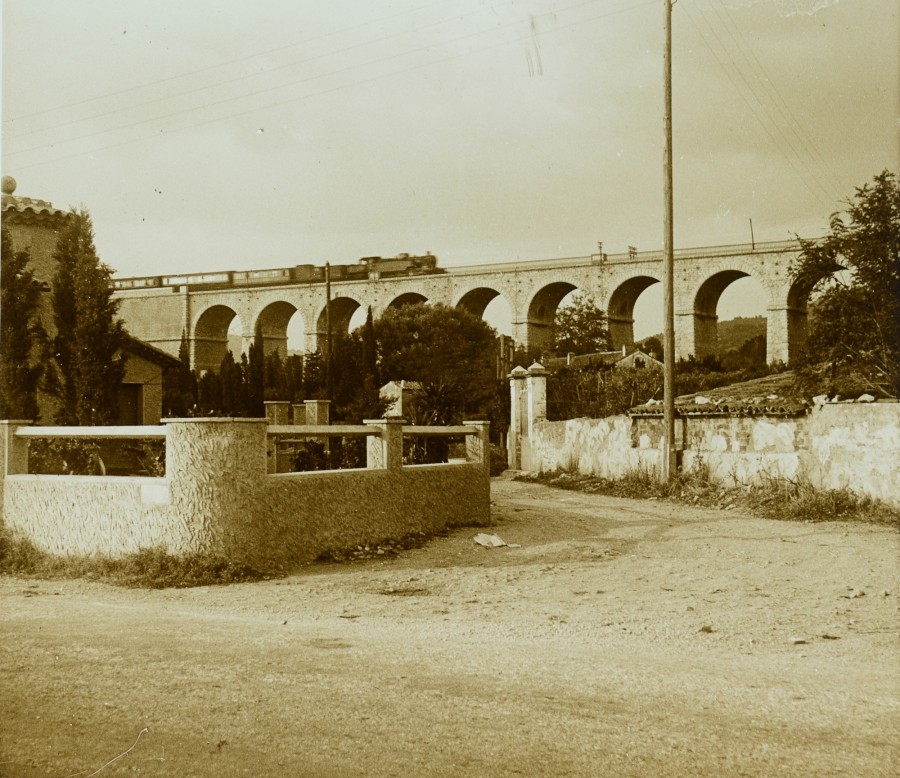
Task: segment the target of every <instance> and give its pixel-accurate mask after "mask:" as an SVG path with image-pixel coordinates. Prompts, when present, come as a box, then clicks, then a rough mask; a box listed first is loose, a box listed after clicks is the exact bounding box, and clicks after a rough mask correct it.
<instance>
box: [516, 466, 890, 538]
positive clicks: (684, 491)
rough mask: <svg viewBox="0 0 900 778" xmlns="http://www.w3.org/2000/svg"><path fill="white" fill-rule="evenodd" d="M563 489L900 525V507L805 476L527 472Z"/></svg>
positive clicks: (788, 517)
mask: <svg viewBox="0 0 900 778" xmlns="http://www.w3.org/2000/svg"><path fill="white" fill-rule="evenodd" d="M522 479H523V480H528V481H534V482H537V483H543V484H546V485H548V486H555V487H558V488H561V489H571V490H573V491H579V492H586V493H588V494H604V495H608V496H611V497H627V498H631V499H638V500H640V499H644V500H647V499H650V500H670V501H672V502H677V503H681V504H687V505H698V506H703V507H708V508H719V509H722V510H741V511H743V512H745V513H749V514H751V515H754V516H759V517H761V518H766V519H775V520H779V521H805V522H823V521H859V522H866V523H870V524H881V525H885V526H890V527H894V528H896V529H900V510H898V509H897V508H894V507H893V506H891V505H888V504H887V503H884V502H881V501H880V500H876V499H874V498H872V497H867V496H864V495H858V494H856V493H855V492H853V491H851V490H850V489H815V488H813V487H812V486H811V485H810V484H809V483H806V482H803V481H799V482H798V481H791V480H788V479H784V478H775V477H769V478H767V479H765V480H764V481H763V482H761V483H759V484H751V485H740V486H732V487H726V486H723V485H722V484H721V483H719V482H718V481H716V480H714V479H712V478H711V477H710V475H709V471H708V470H707V469H706V468H700V469H699V470H697V471H696V472H690V473H681V474H679V476H678V477H677V478H675V479H673V480H672V481H670V482H668V483H664V482H659V481H657V479H656V478H655V476H654V474H653V473H652V472H651V471H649V470H638V471H634V472H631V473H628V474H626V475H625V476H624V477H623V478H619V479H615V480H610V479H606V478H598V477H596V476H588V475H580V474H576V473H572V472H568V471H557V472H553V473H542V474H538V475H527V476H522Z"/></svg>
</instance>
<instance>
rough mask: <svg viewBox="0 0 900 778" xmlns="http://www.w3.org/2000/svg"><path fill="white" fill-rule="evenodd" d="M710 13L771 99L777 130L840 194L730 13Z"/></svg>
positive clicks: (822, 159)
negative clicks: (788, 137)
mask: <svg viewBox="0 0 900 778" xmlns="http://www.w3.org/2000/svg"><path fill="white" fill-rule="evenodd" d="M714 11H715V14H716V16H718V17H719V18H720V19H723V20H724V22H723V23H724V25H725V28H726V32H727V34H728V35H729V37H730V38H731V40H732V41H733V42H734V44H735V48H736V49H737V50H738V51H739V52H740V53H741V55H742V56H743V57H744V59H745V61H746V62H747V63H748V64H749V65H750V67H751V69H753V70H755V71H756V74H757V77H758V83H759V84H760V87H761V89H763V90H764V91H768V92H769V94H770V96H773V99H772V102H771V105H772V107H773V108H774V109H775V110H776V111H778V113H779V114H780V115H781V117H782V118H783V119H784V122H783V124H779V127H782V126H784V127H787V128H788V129H789V130H790V131H791V132H792V133H793V135H794V137H795V138H796V140H797V141H798V142H799V143H800V144H801V148H803V149H805V150H807V151H808V152H809V153H810V155H811V156H812V157H813V158H814V159H815V162H816V163H817V164H818V166H819V170H820V172H821V173H822V174H823V176H824V178H825V179H827V183H828V184H829V185H830V186H831V187H832V194H839V193H840V192H841V190H842V187H841V184H840V182H839V181H838V179H837V177H836V176H835V175H834V173H832V171H831V166H830V165H829V164H828V161H827V160H826V159H825V157H824V156H823V155H822V153H821V151H820V150H819V147H818V144H817V143H816V141H815V138H813V137H812V136H811V135H810V134H809V133H808V132H806V131H805V130H804V128H803V125H802V124H801V123H800V121H799V119H798V118H797V115H796V114H795V112H794V111H793V109H792V108H791V106H790V104H789V103H788V102H787V100H785V99H784V96H783V95H782V93H781V90H780V89H779V88H778V83H777V81H776V80H775V79H773V78H772V77H771V76H770V75H769V72H768V71H767V69H766V68H765V66H764V65H763V63H762V62H761V61H760V59H759V57H758V56H757V54H756V51H755V50H754V48H753V46H750V45H748V44H747V43H746V41H745V39H744V37H743V36H742V35H741V34H740V31H739V30H738V27H737V23H736V22H735V21H734V17H733V15H732V14H731V12H730V11H729V10H728V9H727V8H723V9H722V10H721V11H720V10H719V9H718V8H715V9H714Z"/></svg>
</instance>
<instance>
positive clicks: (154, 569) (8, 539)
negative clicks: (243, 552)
mask: <svg viewBox="0 0 900 778" xmlns="http://www.w3.org/2000/svg"><path fill="white" fill-rule="evenodd" d="M0 574H7V575H16V576H26V577H28V576H34V577H35V578H87V579H90V580H99V581H104V582H106V583H112V584H116V585H118V586H128V587H134V588H145V589H166V588H187V587H191V586H214V585H219V584H231V583H243V582H248V581H260V580H267V579H270V578H273V577H277V576H278V575H280V574H279V573H272V572H262V571H260V570H257V569H255V568H253V567H251V566H250V565H245V564H242V563H239V562H234V561H231V560H227V559H224V558H223V557H219V556H215V555H213V554H192V555H187V556H175V555H173V554H169V553H167V552H165V551H163V550H162V549H160V548H148V549H142V550H141V551H138V552H136V553H134V554H128V555H126V556H124V557H122V558H121V559H112V558H109V557H104V556H90V557H57V556H54V555H52V554H47V553H45V552H43V551H41V550H40V549H38V548H36V547H35V546H34V544H33V543H31V542H30V541H28V540H26V539H24V538H20V537H16V536H14V535H13V534H12V533H10V532H9V530H7V529H6V528H5V527H3V526H0Z"/></svg>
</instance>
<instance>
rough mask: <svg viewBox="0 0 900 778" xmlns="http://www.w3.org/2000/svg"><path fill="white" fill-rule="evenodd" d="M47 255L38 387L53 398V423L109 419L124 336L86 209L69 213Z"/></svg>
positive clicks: (106, 421)
mask: <svg viewBox="0 0 900 778" xmlns="http://www.w3.org/2000/svg"><path fill="white" fill-rule="evenodd" d="M53 258H54V260H55V262H56V268H57V270H56V276H55V278H54V280H53V295H52V305H53V323H54V327H55V329H56V335H55V336H54V337H53V339H52V341H51V342H50V343H49V345H48V348H47V349H46V373H45V381H44V389H45V390H46V391H47V393H48V394H49V395H51V396H52V397H54V398H55V399H56V400H57V411H56V421H57V422H58V423H61V424H73V425H94V424H111V423H114V422H115V420H116V418H117V416H118V393H119V385H120V384H121V383H122V377H123V376H124V374H125V354H124V348H125V346H126V344H127V339H128V336H127V334H126V332H125V328H124V325H123V324H122V321H121V319H118V318H117V313H118V302H117V301H116V300H114V299H113V289H112V283H111V279H112V271H111V270H110V269H109V268H108V267H107V266H106V265H104V264H103V263H102V262H101V261H100V259H99V258H98V257H97V251H96V249H95V248H94V229H93V226H92V224H91V219H90V216H89V215H88V213H87V212H86V211H83V210H81V211H75V212H74V213H73V218H71V219H69V220H68V222H67V224H66V226H64V227H63V228H62V230H61V232H60V234H59V239H58V241H57V244H56V250H55V251H54V253H53Z"/></svg>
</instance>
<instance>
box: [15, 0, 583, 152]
mask: <svg viewBox="0 0 900 778" xmlns="http://www.w3.org/2000/svg"><path fill="white" fill-rule="evenodd" d="M591 1H593V0H591ZM511 2H514V0H507V1H506V2H505V3H500V4H499V5H501V6H502V5H508V4H509V3H511ZM424 7H426V8H427V7H428V6H424ZM475 13H478V12H477V11H472V12H470V13H468V14H457V13H454V14H452V15H450V16H447V17H444V18H443V19H438V20H437V21H435V22H431V23H429V24H426V25H423V26H422V27H417V28H416V29H415V30H399V31H398V32H394V33H391V34H390V35H383V36H381V37H379V38H373V39H372V40H367V41H362V42H360V43H354V44H353V45H352V46H346V47H344V48H342V49H335V50H332V51H326V52H323V53H321V54H316V55H314V56H311V57H306V58H305V59H300V60H294V61H293V62H288V63H285V64H283V65H276V66H274V67H270V68H267V69H265V70H257V71H255V72H253V73H245V74H243V75H240V76H234V77H232V78H227V79H225V80H223V81H218V82H216V83H214V84H205V85H204V86H199V87H195V88H193V89H187V90H184V91H182V92H174V93H172V94H167V95H163V96H162V97H156V98H153V99H152V100H145V101H143V102H139V103H133V104H131V105H127V106H122V107H120V108H112V109H110V110H108V111H103V112H101V113H95V114H91V115H89V116H82V117H79V118H78V119H70V120H68V121H64V122H60V123H59V124H54V125H50V126H47V127H40V128H36V129H33V130H28V131H25V132H19V133H13V134H12V137H14V138H17V139H18V138H24V137H27V136H29V135H36V134H39V133H43V132H50V131H51V130H56V129H61V128H63V127H68V126H70V125H73V124H81V123H83V122H89V121H92V120H94V119H101V118H104V117H106V116H113V115H115V114H118V113H125V112H126V111H132V110H135V109H138V108H143V107H145V106H148V105H155V104H157V103H164V102H167V101H170V100H176V99H177V98H179V97H186V96H188V95H192V94H198V93H200V92H206V91H209V90H211V89H217V88H219V87H222V86H227V85H229V84H236V83H238V82H239V81H247V80H249V79H252V78H258V77H260V76H264V75H268V74H269V73H275V72H277V71H279V70H286V69H288V68H293V67H296V66H298V65H305V64H308V63H310V62H314V61H315V60H317V59H324V58H326V57H333V56H337V55H340V54H346V53H347V52H350V51H354V50H355V49H360V48H364V47H366V46H373V45H376V44H379V43H384V42H385V41H389V40H391V39H393V38H399V37H402V36H404V35H409V34H411V33H420V32H422V31H423V30H427V29H429V28H430V27H437V26H439V25H441V24H443V23H444V22H447V21H450V20H454V19H465V18H466V17H467V16H472V15H473V14H475ZM388 18H393V17H388ZM358 26H359V25H357V26H354V27H349V28H346V29H348V30H354V29H356V28H357V27H358ZM319 37H320V38H322V37H328V36H319ZM310 40H316V39H315V38H313V39H310ZM297 45H301V44H299V43H298V44H290V45H289V46H283V47H278V48H276V49H269V50H268V52H265V53H271V52H273V51H280V50H283V49H285V48H293V47H294V46H297ZM258 56H264V54H255V55H252V58H255V57H258ZM240 61H241V60H232V62H240ZM226 64H231V63H226ZM222 66H224V64H223V65H222ZM212 67H219V66H212ZM203 70H206V69H203ZM203 70H201V71H194V72H203ZM166 80H171V79H165V80H164V81H166ZM290 85H291V84H290V83H288V84H282V85H280V86H276V87H272V89H279V88H281V87H284V86H290ZM249 94H250V95H252V94H254V93H253V92H250V93H249ZM239 97H242V96H239ZM239 97H238V98H234V99H239ZM191 110H194V109H191ZM124 126H128V125H124ZM113 129H118V128H112V129H110V130H99V131H98V132H97V133H89V134H87V135H79V136H77V137H76V138H70V139H67V140H68V141H74V140H81V139H83V138H89V137H92V136H93V135H95V134H102V133H103V132H106V131H110V132H111V131H112V130H113ZM35 148H44V145H39V146H34V147H32V149H35ZM28 150H30V149H23V150H22V151H23V152H24V151H28Z"/></svg>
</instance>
